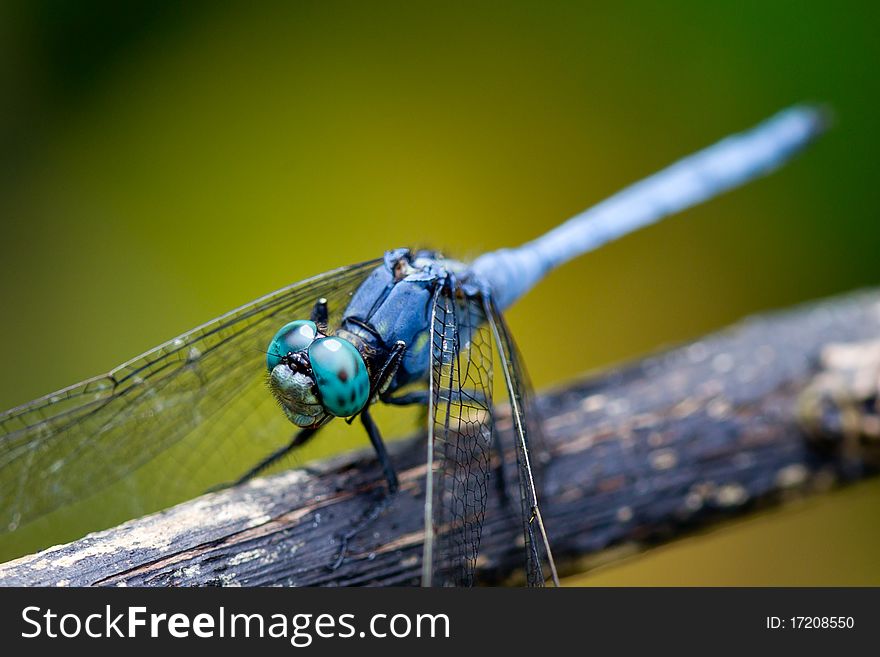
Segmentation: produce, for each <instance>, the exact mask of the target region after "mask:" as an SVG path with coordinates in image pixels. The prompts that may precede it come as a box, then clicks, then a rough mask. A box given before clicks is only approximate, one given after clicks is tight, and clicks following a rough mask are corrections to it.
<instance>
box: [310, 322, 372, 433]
mask: <svg viewBox="0 0 880 657" xmlns="http://www.w3.org/2000/svg"><path fill="white" fill-rule="evenodd" d="M309 362H311V364H312V372H314V374H315V383H317V384H318V392H320V393H321V403H322V404H323V406H324V408H325V409H326V410H327V412H328V413H332V414H333V415H335V416H336V417H349V416H351V415H354V414H355V413H357V412H358V411H360V410H361V409H362V408H363V407H364V405H365V404H366V403H367V400H368V398H369V396H370V377H369V376H368V375H367V367H366V365H364V359H363V358H361V354H360V352H358V350H357V349H355V346H354V345H353V344H351V343H350V342H349V341H348V340H343V339H342V338H321V339H320V340H315V341H314V342H313V343H312V345H311V346H310V347H309Z"/></svg>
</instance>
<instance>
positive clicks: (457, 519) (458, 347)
mask: <svg viewBox="0 0 880 657" xmlns="http://www.w3.org/2000/svg"><path fill="white" fill-rule="evenodd" d="M432 334H433V336H432V337H433V342H432V356H431V358H432V362H431V378H430V382H429V388H430V389H429V393H430V394H429V409H428V418H429V419H428V428H429V431H428V434H429V441H428V473H427V477H428V486H427V488H428V491H427V492H428V494H427V495H426V501H425V553H424V559H423V573H422V580H423V584H424V585H430V586H471V585H472V584H473V581H474V569H475V567H476V561H477V553H478V550H479V547H480V536H481V533H482V529H483V518H484V516H485V513H486V499H487V495H488V478H489V458H490V451H491V446H492V437H493V430H494V429H493V427H494V423H493V419H492V341H491V336H490V335H489V332H488V328H487V325H486V321H485V314H484V312H483V308H482V305H481V303H480V301H479V300H478V299H474V298H469V297H466V296H463V295H456V294H455V293H454V291H453V290H450V288H449V286H446V285H444V286H443V287H441V288H438V290H437V293H436V294H435V297H434V304H433V309H432Z"/></svg>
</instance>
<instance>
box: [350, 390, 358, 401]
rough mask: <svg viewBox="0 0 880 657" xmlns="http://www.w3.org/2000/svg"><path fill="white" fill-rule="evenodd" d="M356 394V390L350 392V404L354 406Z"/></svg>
mask: <svg viewBox="0 0 880 657" xmlns="http://www.w3.org/2000/svg"><path fill="white" fill-rule="evenodd" d="M357 393H358V391H357V390H352V391H351V403H352V404H354V400H355V399H356V398H357Z"/></svg>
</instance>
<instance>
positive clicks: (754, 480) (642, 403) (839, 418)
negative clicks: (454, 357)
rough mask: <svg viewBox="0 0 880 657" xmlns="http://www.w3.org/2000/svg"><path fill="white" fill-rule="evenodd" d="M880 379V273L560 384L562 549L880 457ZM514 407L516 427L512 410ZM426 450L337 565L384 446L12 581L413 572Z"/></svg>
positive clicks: (576, 554) (729, 504) (31, 567)
mask: <svg viewBox="0 0 880 657" xmlns="http://www.w3.org/2000/svg"><path fill="white" fill-rule="evenodd" d="M878 385H880V291H868V292H860V293H856V294H852V295H848V296H843V297H838V298H834V299H830V300H825V301H821V302H818V303H815V304H812V305H809V306H804V307H800V308H796V309H794V310H791V311H787V312H785V313H774V314H769V315H766V316H760V317H756V318H753V319H750V320H747V321H744V322H742V323H740V324H738V325H735V326H734V327H732V328H730V329H728V330H726V331H723V332H721V333H718V334H715V335H712V336H709V337H706V338H704V339H701V340H698V341H696V342H693V343H690V344H686V345H684V346H681V347H678V348H675V349H672V350H669V351H666V352H663V353H660V354H657V355H654V356H650V357H648V358H645V359H643V360H640V361H638V362H635V363H633V364H632V365H629V366H625V367H621V368H616V369H612V370H610V371H607V372H603V373H599V374H596V375H593V376H589V377H587V378H585V379H583V380H581V381H576V382H573V383H571V384H569V385H567V386H565V387H563V388H559V389H557V390H551V391H548V392H546V393H545V394H543V395H542V396H541V397H540V398H539V400H538V405H539V408H540V410H541V415H542V417H543V429H544V434H545V439H546V443H547V453H548V455H549V457H548V460H547V462H546V463H545V464H544V467H543V480H544V489H543V495H542V507H543V514H544V519H545V522H546V525H547V529H548V533H549V535H550V539H551V543H552V546H553V548H554V552H555V554H556V558H557V560H558V562H559V563H561V564H562V567H563V570H565V569H568V570H572V569H574V568H576V567H580V568H582V567H583V564H584V562H583V558H584V557H588V556H590V555H593V556H595V555H597V554H599V553H604V554H608V550H609V549H610V548H614V547H615V546H619V545H624V544H626V545H636V546H637V547H641V546H646V545H650V544H653V543H656V542H659V541H667V540H671V539H674V538H677V537H679V536H681V535H683V534H685V533H687V532H688V531H690V530H692V529H694V528H696V527H700V526H705V525H706V524H708V523H714V522H718V521H720V520H724V519H726V518H729V517H731V516H734V515H737V514H742V513H747V512H750V511H753V510H754V509H757V508H759V507H763V506H766V505H768V504H772V503H778V502H784V501H785V500H787V499H789V498H790V497H791V496H792V495H800V494H803V493H805V492H809V491H817V490H818V491H821V490H826V489H827V488H829V487H830V486H831V485H833V484H835V483H838V482H846V481H850V480H853V479H857V478H860V477H863V476H867V475H869V474H872V473H873V472H875V471H876V466H877V465H878V463H880V458H878V452H880V438H878V437H880V416H878V396H877V389H878ZM504 406H506V405H504ZM499 417H500V420H499V430H500V431H502V432H508V433H509V431H510V417H509V415H508V414H507V413H506V411H505V410H503V409H499ZM508 438H509V436H508ZM508 442H509V440H508ZM424 451H425V448H424V436H418V437H415V438H413V439H410V440H406V441H401V442H398V443H395V444H393V445H392V458H393V459H394V461H395V463H396V465H397V469H398V473H399V475H400V480H401V492H400V493H399V494H398V496H397V497H396V499H395V501H394V503H393V504H392V506H391V507H390V509H389V510H388V511H387V512H385V513H384V514H383V515H382V516H381V517H380V518H378V519H377V520H376V521H375V522H374V523H373V524H371V525H370V528H369V529H368V530H367V531H364V532H362V533H361V534H360V535H359V536H358V537H357V538H356V539H355V540H354V541H353V543H352V545H351V546H350V548H349V553H348V557H347V558H346V559H345V561H344V562H343V564H342V566H341V567H339V568H338V569H336V570H330V569H329V568H328V565H329V564H330V563H332V562H333V560H334V558H335V556H336V554H337V551H338V549H339V541H338V536H339V535H340V534H342V533H344V532H345V531H346V530H347V529H349V528H350V527H351V526H352V524H353V523H355V522H357V519H358V518H360V517H361V516H362V514H363V513H364V512H365V511H366V510H367V509H368V508H369V507H370V505H371V504H372V502H373V501H374V500H375V499H376V496H377V495H381V494H382V492H383V491H384V484H383V477H382V475H381V472H380V470H379V467H378V465H377V463H376V462H375V459H374V458H373V456H372V454H371V453H367V452H363V451H361V452H355V453H351V454H347V455H344V456H342V457H338V458H335V459H332V460H329V461H326V462H322V463H320V464H319V465H318V466H316V467H313V468H309V469H308V470H293V471H289V472H287V473H284V474H281V475H277V476H273V477H267V478H264V479H260V480H257V481H254V482H251V483H250V484H248V485H245V486H240V487H237V488H234V489H230V490H226V491H221V492H218V493H212V494H208V495H204V496H202V497H199V498H197V499H195V500H192V501H190V502H186V503H184V504H181V505H178V506H176V507H174V508H172V509H169V510H167V511H164V512H161V513H158V514H154V515H151V516H147V517H144V518H140V519H137V520H134V521H131V522H128V523H126V524H124V525H121V526H119V527H116V528H114V529H110V530H107V531H105V532H99V533H96V534H91V535H89V536H87V537H85V538H83V539H81V540H79V541H76V542H73V543H70V544H68V545H63V546H58V547H54V548H50V549H48V550H46V551H43V552H41V553H38V554H35V555H30V556H27V557H23V558H21V559H17V560H15V561H11V562H9V563H7V564H4V565H0V585H55V584H68V585H120V584H126V585H129V586H132V585H143V586H181V585H182V586H189V585H215V584H220V585H249V586H250V585H272V584H285V585H298V586H303V585H338V586H348V585H364V584H368V585H408V584H416V583H418V578H419V572H420V561H421V549H422V536H423V528H422V519H423V493H424V491H423V485H424V475H425V466H424ZM513 458H514V457H513V454H512V453H509V454H507V455H506V459H505V460H506V461H507V463H506V465H507V466H508V467H510V468H511V473H510V474H511V476H508V477H507V480H508V481H509V482H511V485H515V483H514V480H515V477H514V476H513V470H512V459H513ZM512 494H513V495H514V497H513V499H517V498H516V493H514V492H513V491H512ZM498 497H499V496H497V495H495V496H492V495H490V501H489V508H488V511H487V514H486V522H485V525H484V531H483V538H482V544H481V550H480V559H479V562H478V577H479V580H480V581H481V582H485V583H497V582H501V581H505V580H510V579H511V578H512V579H513V581H516V578H517V573H519V572H520V571H521V569H522V563H523V558H524V556H523V551H522V547H521V540H522V539H521V537H520V536H519V532H520V525H519V520H518V518H516V513H515V512H514V510H512V506H517V507H518V505H508V506H504V505H502V504H500V502H499V500H498V499H497V498H498ZM518 546H519V547H518ZM576 564H579V566H577V565H576Z"/></svg>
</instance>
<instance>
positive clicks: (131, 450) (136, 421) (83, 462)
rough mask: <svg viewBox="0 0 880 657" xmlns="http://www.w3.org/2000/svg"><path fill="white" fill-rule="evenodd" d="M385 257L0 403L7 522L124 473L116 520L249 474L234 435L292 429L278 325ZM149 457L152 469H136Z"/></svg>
mask: <svg viewBox="0 0 880 657" xmlns="http://www.w3.org/2000/svg"><path fill="white" fill-rule="evenodd" d="M379 262H380V261H379V260H375V261H370V262H365V263H361V264H358V265H352V266H349V267H343V268H340V269H336V270H333V271H330V272H327V273H324V274H321V275H319V276H316V277H314V278H310V279H307V280H305V281H302V282H299V283H295V284H293V285H291V286H289V287H286V288H283V289H281V290H279V291H277V292H274V293H272V294H269V295H267V296H265V297H262V298H260V299H257V300H256V301H253V302H251V303H249V304H247V305H245V306H242V307H241V308H238V309H237V310H233V311H231V312H229V313H227V314H225V315H223V316H221V317H219V318H217V319H215V320H213V321H211V322H208V323H207V324H204V325H203V326H200V327H199V328H196V329H194V330H192V331H189V332H188V333H185V334H183V335H181V336H180V337H178V338H175V339H174V340H171V341H169V342H166V343H165V344H163V345H160V346H159V347H156V348H155V349H153V350H151V351H148V352H147V353H145V354H143V355H142V356H139V357H138V358H135V359H134V360H131V361H129V362H127V363H125V364H123V365H121V366H119V367H117V368H116V369H114V370H112V371H111V372H109V373H108V374H106V375H104V376H99V377H95V378H92V379H89V380H86V381H83V382H82V383H79V384H76V385H73V386H70V387H68V388H65V389H63V390H59V391H58V392H56V393H53V394H50V395H46V396H45V397H42V398H40V399H37V400H34V401H32V402H30V403H28V404H25V405H23V406H20V407H18V408H14V409H12V410H10V411H7V412H5V413H3V414H2V415H0V532H3V531H11V530H13V529H15V528H16V527H18V526H19V525H20V524H24V523H27V522H29V521H31V520H33V519H34V518H37V517H39V516H41V515H43V514H46V513H48V512H51V511H53V510H54V509H58V508H60V507H65V506H67V505H70V504H74V503H76V502H78V501H80V500H82V499H83V498H87V497H89V496H92V495H93V494H95V493H97V492H99V491H102V490H105V489H106V488H107V487H108V486H110V485H111V484H113V483H114V482H118V481H119V480H123V479H129V480H130V481H129V482H128V485H127V486H126V487H122V488H120V487H119V486H117V485H114V486H113V487H112V491H113V495H112V496H111V495H109V494H108V495H106V496H105V497H103V498H101V499H99V500H98V501H97V502H96V503H95V504H93V505H91V508H93V509H94V508H98V509H100V508H102V507H106V508H108V509H109V508H113V509H115V510H116V516H117V517H114V518H113V521H114V522H117V521H119V520H120V519H125V517H126V514H133V513H144V512H148V511H154V510H156V509H159V508H163V507H164V506H168V505H170V504H173V503H176V502H179V501H182V500H184V499H187V498H188V497H191V496H193V495H196V494H199V493H201V492H203V491H204V490H205V488H206V487H207V486H210V485H211V484H216V483H218V482H220V481H224V480H226V479H229V478H230V477H234V476H237V474H241V471H242V470H243V469H244V468H243V465H246V464H243V463H242V460H241V457H240V456H239V455H238V454H236V451H235V450H236V447H237V445H236V441H235V440H232V441H231V440H230V439H233V438H236V439H237V440H238V443H245V444H249V443H251V442H253V441H259V440H260V439H262V440H264V442H265V443H266V444H271V443H273V442H274V443H275V444H279V443H280V442H282V441H284V440H287V439H288V438H289V436H290V434H291V433H292V430H293V429H294V427H293V426H292V425H291V424H290V423H289V422H288V421H287V419H286V418H285V417H284V414H283V413H282V412H281V410H280V409H278V408H277V407H276V406H275V403H274V399H273V398H272V396H271V394H270V393H269V391H268V390H267V389H266V386H265V380H266V366H265V360H266V358H265V349H266V347H267V345H268V343H269V341H270V340H271V338H272V336H273V335H274V333H275V331H277V330H278V328H279V327H280V326H281V325H283V324H284V323H286V322H288V321H290V320H291V319H295V318H302V317H308V315H309V313H310V311H311V309H312V306H313V305H314V303H315V301H316V299H317V298H318V297H326V298H327V299H328V301H329V305H330V309H331V312H332V313H333V314H334V315H335V316H336V317H337V318H338V316H339V315H340V314H341V313H342V311H343V309H344V307H345V305H346V304H347V302H348V299H349V297H350V296H351V294H352V293H353V292H354V290H355V289H356V288H357V287H358V285H359V284H360V283H361V282H362V281H363V280H364V279H365V278H366V276H367V275H369V273H370V271H371V270H372V269H374V268H375V267H376V266H377V265H378V264H379ZM230 442H232V444H231V445H230ZM147 468H149V469H150V470H152V472H151V473H150V476H148V477H143V478H142V479H138V478H137V477H129V475H130V474H131V473H133V472H134V471H136V470H138V469H140V471H143V470H144V469H147ZM116 498H123V500H122V502H119V501H118V500H117V499H116ZM120 504H122V506H123V507H125V508H124V509H123V510H120V508H119V507H120ZM100 515H101V514H97V515H96V518H95V520H94V521H93V522H95V523H99V522H101V520H100V519H99V517H100ZM120 515H121V516H122V517H121V518H120V517H119V516H120ZM127 517H131V515H127ZM96 528H99V527H95V526H84V527H81V528H80V530H81V531H82V530H86V531H89V530H92V529H96ZM0 547H2V546H0Z"/></svg>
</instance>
